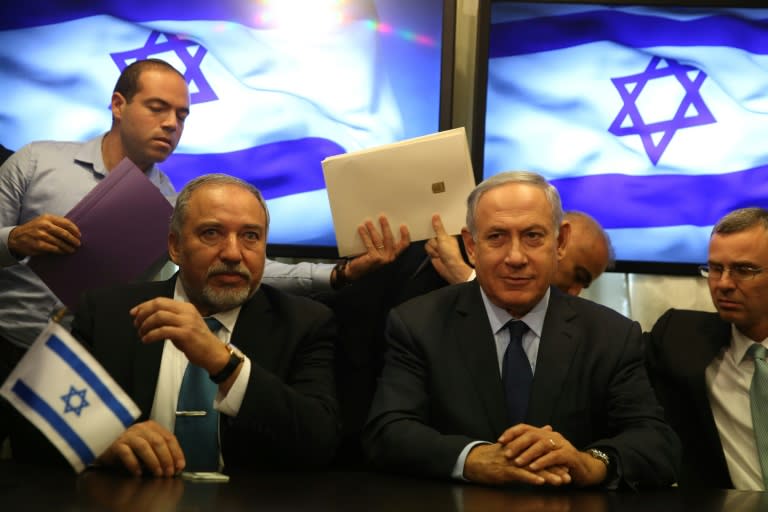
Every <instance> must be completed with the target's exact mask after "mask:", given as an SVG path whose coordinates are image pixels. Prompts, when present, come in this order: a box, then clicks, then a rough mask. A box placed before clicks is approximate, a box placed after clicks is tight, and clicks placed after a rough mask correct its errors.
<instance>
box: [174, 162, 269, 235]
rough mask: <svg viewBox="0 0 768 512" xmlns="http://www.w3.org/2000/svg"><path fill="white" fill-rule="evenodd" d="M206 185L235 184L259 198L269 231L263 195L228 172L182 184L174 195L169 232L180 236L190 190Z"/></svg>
mask: <svg viewBox="0 0 768 512" xmlns="http://www.w3.org/2000/svg"><path fill="white" fill-rule="evenodd" d="M206 185H235V186H238V187H242V188H244V189H245V190H247V191H248V192H250V193H251V194H253V195H254V196H255V197H256V199H258V200H259V204H261V207H262V208H264V218H265V224H266V225H265V226H264V229H265V230H266V231H267V232H269V210H268V209H267V202H266V201H265V200H264V196H262V195H261V192H260V191H259V189H257V188H256V187H254V186H253V185H251V184H250V183H248V182H247V181H244V180H241V179H240V178H236V177H234V176H230V175H228V174H204V175H202V176H199V177H197V178H195V179H193V180H192V181H190V182H189V183H187V184H186V185H184V188H183V189H181V192H180V193H179V195H178V197H176V207H175V208H174V209H173V214H171V227H170V228H171V233H173V234H175V235H176V236H181V228H182V226H183V225H184V221H185V220H186V216H187V208H188V207H189V199H190V198H191V197H192V192H194V191H195V190H197V189H198V188H201V187H204V186H206ZM265 235H266V233H265Z"/></svg>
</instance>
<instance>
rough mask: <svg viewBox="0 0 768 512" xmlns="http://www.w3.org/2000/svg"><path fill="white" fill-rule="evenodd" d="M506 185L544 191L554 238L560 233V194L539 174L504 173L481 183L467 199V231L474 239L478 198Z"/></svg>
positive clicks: (561, 213) (561, 215) (528, 172)
mask: <svg viewBox="0 0 768 512" xmlns="http://www.w3.org/2000/svg"><path fill="white" fill-rule="evenodd" d="M508 183H523V184H526V185H533V186H534V187H538V188H540V189H541V190H543V191H544V195H545V196H546V197H547V201H548V202H549V205H550V206H551V207H552V227H553V228H554V231H555V236H557V235H558V234H559V233H560V224H562V222H563V205H562V203H561V202H560V194H559V193H558V192H557V189H556V188H555V187H553V186H552V185H550V184H549V182H548V181H547V180H546V179H545V178H544V177H543V176H541V175H540V174H536V173H535V172H530V171H506V172H501V173H499V174H495V175H493V176H491V177H490V178H488V179H486V180H484V181H482V182H481V183H480V184H479V185H477V186H476V187H475V189H474V190H472V192H471V193H470V194H469V197H467V229H469V232H470V233H472V237H473V238H474V237H475V235H476V234H477V225H476V224H475V213H476V210H477V203H479V202H480V198H481V197H482V196H483V194H485V193H486V192H488V191H489V190H491V189H494V188H497V187H501V186H502V185H506V184H508Z"/></svg>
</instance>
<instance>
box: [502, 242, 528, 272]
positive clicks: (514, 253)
mask: <svg viewBox="0 0 768 512" xmlns="http://www.w3.org/2000/svg"><path fill="white" fill-rule="evenodd" d="M506 261H507V264H508V265H512V266H515V267H519V266H522V265H525V264H526V263H527V262H528V257H527V256H526V254H525V251H524V250H523V244H522V242H521V241H520V240H518V239H516V238H513V239H511V240H510V242H509V248H508V250H507V257H506Z"/></svg>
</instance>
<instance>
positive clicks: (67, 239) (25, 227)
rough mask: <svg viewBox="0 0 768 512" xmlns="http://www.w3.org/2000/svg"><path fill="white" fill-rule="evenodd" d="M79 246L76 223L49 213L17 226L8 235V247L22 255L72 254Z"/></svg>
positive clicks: (14, 252)
mask: <svg viewBox="0 0 768 512" xmlns="http://www.w3.org/2000/svg"><path fill="white" fill-rule="evenodd" d="M78 247H80V230H79V229H78V228H77V226H76V225H75V223H74V222H72V221H71V220H69V219H67V218H66V217H59V216H57V215H51V214H48V213H46V214H43V215H40V216H39V217H35V218H34V219H32V220H30V221H29V222H26V223H24V224H21V225H19V226H16V227H15V228H13V229H12V230H11V232H10V234H9V235H8V249H10V251H11V253H13V254H15V255H17V256H21V257H26V256H37V255H40V254H46V253H51V254H72V253H73V252H75V250H77V248H78Z"/></svg>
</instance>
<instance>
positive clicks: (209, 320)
mask: <svg viewBox="0 0 768 512" xmlns="http://www.w3.org/2000/svg"><path fill="white" fill-rule="evenodd" d="M203 321H204V322H205V325H207V326H208V328H209V329H210V330H211V332H214V333H215V332H216V331H218V330H219V329H221V328H222V326H223V325H224V324H222V323H221V322H219V321H218V320H216V319H215V318H214V317H212V316H206V317H205V318H203Z"/></svg>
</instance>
